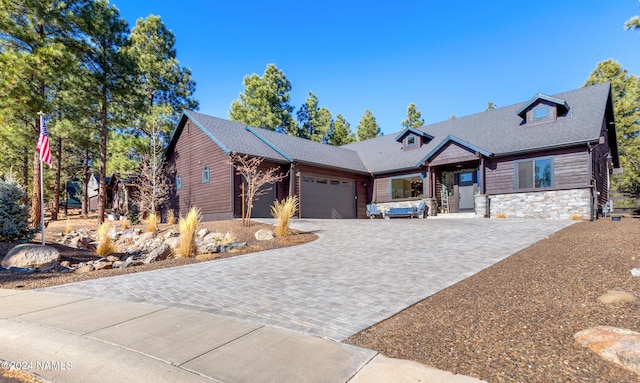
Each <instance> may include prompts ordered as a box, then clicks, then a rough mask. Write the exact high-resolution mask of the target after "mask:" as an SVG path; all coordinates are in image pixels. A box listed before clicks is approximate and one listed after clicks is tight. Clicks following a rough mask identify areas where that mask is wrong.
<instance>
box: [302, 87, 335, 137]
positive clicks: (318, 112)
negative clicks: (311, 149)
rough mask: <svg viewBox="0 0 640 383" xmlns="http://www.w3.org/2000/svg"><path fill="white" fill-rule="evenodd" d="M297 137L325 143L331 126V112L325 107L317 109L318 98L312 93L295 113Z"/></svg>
mask: <svg viewBox="0 0 640 383" xmlns="http://www.w3.org/2000/svg"><path fill="white" fill-rule="evenodd" d="M297 115H298V130H297V136H298V137H302V138H306V139H309V140H312V141H317V142H327V140H328V135H329V131H330V130H331V126H332V124H333V118H332V117H331V112H329V110H328V109H327V108H325V107H318V98H317V97H316V95H315V94H313V92H309V96H308V97H307V99H306V100H305V103H304V104H302V106H301V107H300V109H299V110H298V112H297Z"/></svg>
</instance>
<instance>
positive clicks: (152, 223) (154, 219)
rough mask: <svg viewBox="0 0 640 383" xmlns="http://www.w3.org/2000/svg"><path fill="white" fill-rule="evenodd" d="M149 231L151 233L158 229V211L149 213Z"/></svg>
mask: <svg viewBox="0 0 640 383" xmlns="http://www.w3.org/2000/svg"><path fill="white" fill-rule="evenodd" d="M147 231H148V232H149V233H155V232H157V231H158V216H157V215H156V213H151V214H149V218H148V219H147Z"/></svg>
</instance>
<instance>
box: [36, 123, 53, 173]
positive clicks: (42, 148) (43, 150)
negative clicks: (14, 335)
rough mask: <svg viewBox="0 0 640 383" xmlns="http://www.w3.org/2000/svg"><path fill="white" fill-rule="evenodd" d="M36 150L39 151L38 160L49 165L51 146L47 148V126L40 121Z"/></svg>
mask: <svg viewBox="0 0 640 383" xmlns="http://www.w3.org/2000/svg"><path fill="white" fill-rule="evenodd" d="M36 150H37V151H38V153H40V161H44V162H46V163H47V164H48V165H49V167H51V148H49V136H48V135H47V126H46V125H45V123H44V121H42V127H41V128H40V138H39V139H38V145H37V146H36Z"/></svg>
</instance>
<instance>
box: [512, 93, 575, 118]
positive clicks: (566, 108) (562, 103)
mask: <svg viewBox="0 0 640 383" xmlns="http://www.w3.org/2000/svg"><path fill="white" fill-rule="evenodd" d="M538 100H545V101H548V102H551V103H553V104H556V105H558V106H559V107H560V109H563V111H562V113H565V112H567V111H569V105H567V102H566V101H565V100H563V99H560V98H556V97H551V96H547V95H546V94H542V93H538V94H536V95H535V96H533V97H532V98H531V99H530V100H529V101H527V102H526V103H525V104H524V105H522V107H520V109H518V111H517V112H516V114H517V115H518V116H520V117H522V118H525V116H526V112H527V110H528V109H529V108H530V107H531V105H533V104H535V103H536V102H537V101H538Z"/></svg>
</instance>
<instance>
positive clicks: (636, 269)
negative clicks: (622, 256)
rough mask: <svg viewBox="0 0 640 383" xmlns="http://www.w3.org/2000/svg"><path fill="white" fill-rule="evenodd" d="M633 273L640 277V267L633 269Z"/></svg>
mask: <svg viewBox="0 0 640 383" xmlns="http://www.w3.org/2000/svg"><path fill="white" fill-rule="evenodd" d="M631 275H633V276H634V277H640V269H639V268H635V269H631Z"/></svg>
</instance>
